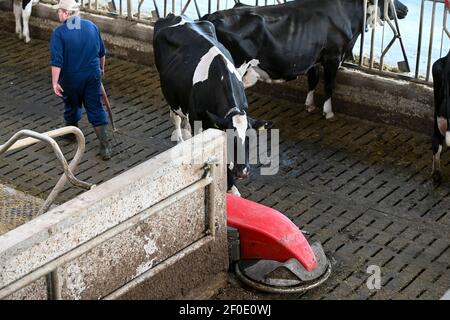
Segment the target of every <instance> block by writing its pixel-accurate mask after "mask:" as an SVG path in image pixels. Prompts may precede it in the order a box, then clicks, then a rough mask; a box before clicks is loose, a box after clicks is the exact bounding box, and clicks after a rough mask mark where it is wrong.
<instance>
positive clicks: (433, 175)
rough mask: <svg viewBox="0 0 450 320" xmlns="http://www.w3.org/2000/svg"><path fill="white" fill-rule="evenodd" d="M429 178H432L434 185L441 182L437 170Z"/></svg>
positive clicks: (439, 173)
mask: <svg viewBox="0 0 450 320" xmlns="http://www.w3.org/2000/svg"><path fill="white" fill-rule="evenodd" d="M431 177H432V178H433V182H434V183H436V184H440V183H441V182H442V172H441V171H439V170H435V171H434V172H433V173H432V174H431Z"/></svg>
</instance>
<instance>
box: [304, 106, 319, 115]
mask: <svg viewBox="0 0 450 320" xmlns="http://www.w3.org/2000/svg"><path fill="white" fill-rule="evenodd" d="M316 110H317V109H316V106H314V105H312V106H306V112H308V113H313V112H314V111H316Z"/></svg>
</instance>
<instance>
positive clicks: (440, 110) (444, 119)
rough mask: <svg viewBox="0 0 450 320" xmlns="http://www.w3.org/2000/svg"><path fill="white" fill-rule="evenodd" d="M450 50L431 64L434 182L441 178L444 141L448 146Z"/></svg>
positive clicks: (449, 142) (449, 132)
mask: <svg viewBox="0 0 450 320" xmlns="http://www.w3.org/2000/svg"><path fill="white" fill-rule="evenodd" d="M449 79H450V51H449V53H448V54H447V56H445V57H443V58H440V59H438V60H437V61H436V62H435V63H434V64H433V88H434V130H433V136H432V148H433V169H432V177H433V179H434V181H435V182H437V183H440V182H441V180H442V173H441V152H442V145H443V143H444V139H445V144H446V145H447V146H450V126H449V119H450V88H449V85H450V82H449Z"/></svg>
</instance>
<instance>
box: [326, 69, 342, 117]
mask: <svg viewBox="0 0 450 320" xmlns="http://www.w3.org/2000/svg"><path fill="white" fill-rule="evenodd" d="M338 68H339V61H338V60H328V61H326V62H325V63H324V65H323V71H324V81H325V103H324V105H323V115H324V116H325V119H327V120H330V121H333V120H335V119H336V118H335V117H334V113H333V106H332V104H331V98H332V96H333V91H334V88H335V87H336V74H337V71H338Z"/></svg>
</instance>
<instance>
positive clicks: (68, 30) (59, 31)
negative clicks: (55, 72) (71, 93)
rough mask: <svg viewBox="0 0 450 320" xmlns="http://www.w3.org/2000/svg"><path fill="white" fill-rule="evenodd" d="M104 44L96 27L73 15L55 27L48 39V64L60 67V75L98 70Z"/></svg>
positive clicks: (103, 53) (103, 52)
mask: <svg viewBox="0 0 450 320" xmlns="http://www.w3.org/2000/svg"><path fill="white" fill-rule="evenodd" d="M104 55H105V45H104V44H103V40H102V38H101V36H100V31H99V30H98V27H97V26H96V25H95V24H94V23H93V22H91V21H89V20H85V19H81V18H80V17H78V16H74V17H72V18H70V19H68V20H67V21H65V22H64V23H63V24H62V25H60V26H59V27H57V28H56V29H55V30H54V31H53V33H52V36H51V39H50V64H51V65H52V66H54V67H59V68H61V75H66V74H69V73H75V72H86V71H93V70H100V58H101V57H103V56H104Z"/></svg>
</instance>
